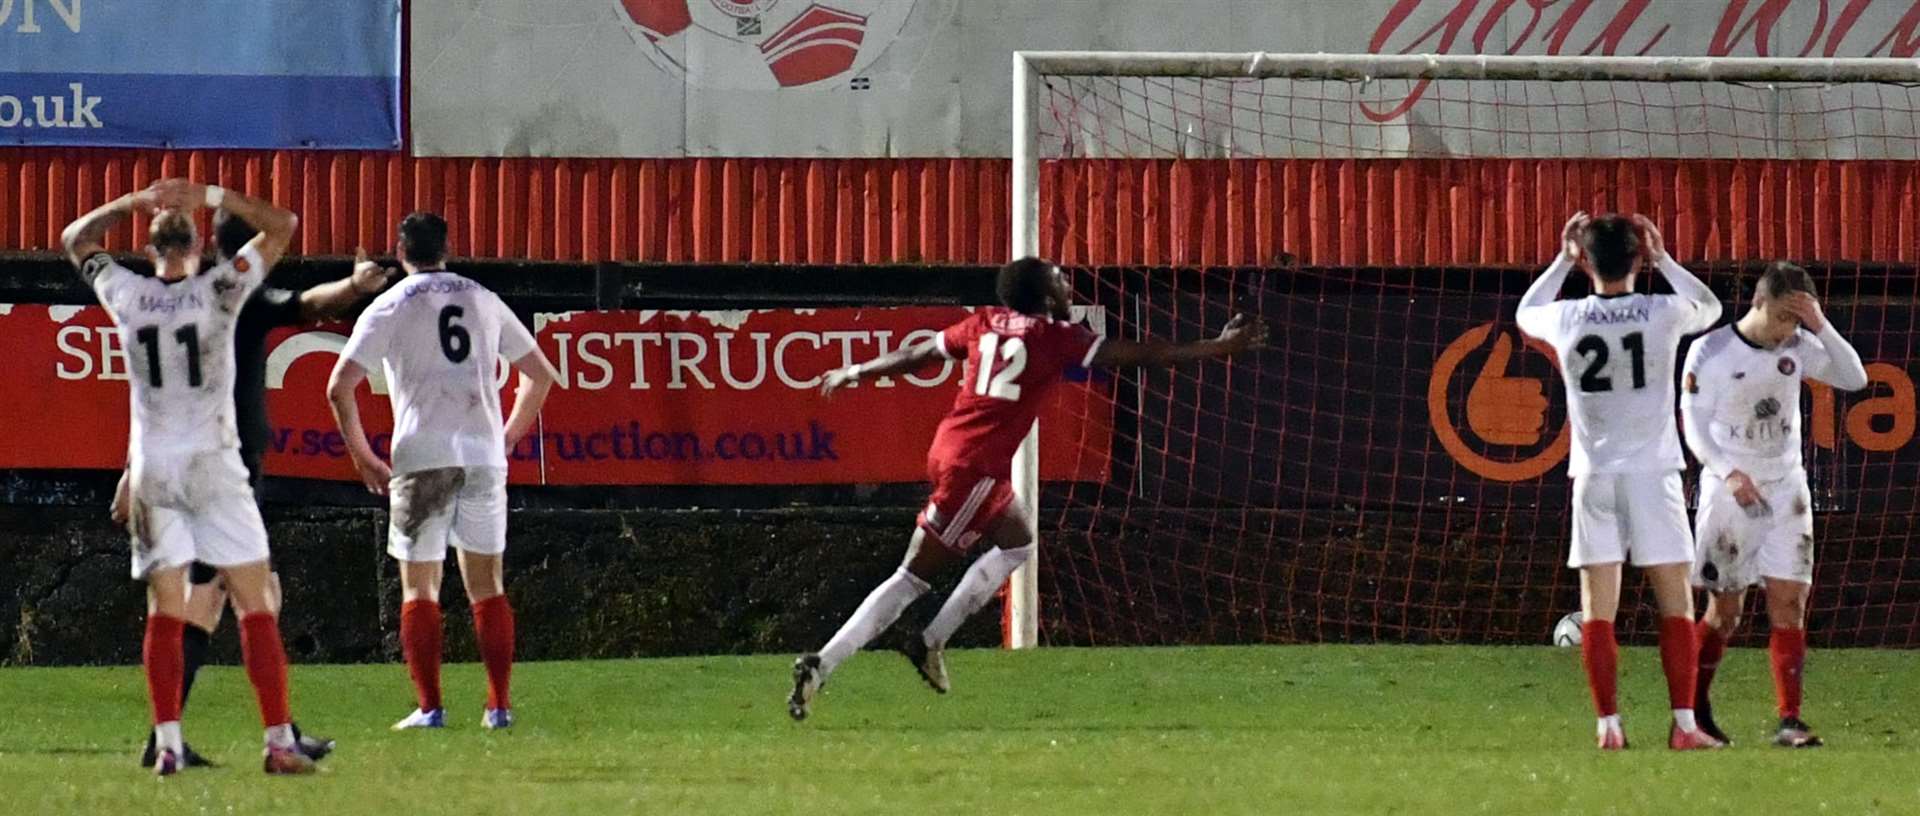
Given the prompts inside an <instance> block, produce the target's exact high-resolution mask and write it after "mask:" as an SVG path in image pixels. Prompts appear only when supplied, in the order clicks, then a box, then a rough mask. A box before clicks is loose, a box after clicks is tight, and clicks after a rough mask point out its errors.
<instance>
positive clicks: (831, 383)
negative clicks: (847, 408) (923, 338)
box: [820, 337, 946, 397]
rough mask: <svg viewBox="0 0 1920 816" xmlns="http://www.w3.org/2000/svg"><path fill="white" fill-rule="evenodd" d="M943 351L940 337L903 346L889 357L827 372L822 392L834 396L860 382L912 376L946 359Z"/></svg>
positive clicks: (887, 354)
mask: <svg viewBox="0 0 1920 816" xmlns="http://www.w3.org/2000/svg"><path fill="white" fill-rule="evenodd" d="M945 358H946V354H944V353H942V352H941V350H940V338H938V337H936V338H933V339H932V340H928V341H927V342H925V343H921V344H919V345H914V346H903V347H901V348H897V349H894V350H892V351H889V352H887V353H885V354H882V355H880V356H879V357H875V358H873V359H872V360H868V361H867V362H864V363H856V364H854V365H850V366H847V367H846V368H836V369H834V370H832V371H829V372H827V376H826V377H825V378H823V379H822V380H821V381H820V393H821V394H824V395H826V396H829V397H831V396H833V392H835V391H838V390H840V389H842V388H845V387H847V386H849V385H852V384H853V383H857V382H859V381H861V380H863V379H866V378H868V377H891V376H894V375H896V374H908V373H912V372H915V371H919V370H920V369H922V368H925V367H927V366H929V365H932V364H933V362H934V361H936V360H941V359H945Z"/></svg>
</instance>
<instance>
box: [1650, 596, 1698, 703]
mask: <svg viewBox="0 0 1920 816" xmlns="http://www.w3.org/2000/svg"><path fill="white" fill-rule="evenodd" d="M1660 668H1661V670H1663V671H1665V672H1666V673H1667V702H1668V703H1670V704H1671V705H1672V706H1673V707H1674V708H1676V709H1680V708H1685V709H1692V708H1693V687H1694V683H1695V682H1697V681H1698V680H1699V673H1700V645H1699V644H1698V643H1695V642H1694V639H1693V619H1692V618H1690V617H1684V616H1674V617H1670V618H1661V619H1660Z"/></svg>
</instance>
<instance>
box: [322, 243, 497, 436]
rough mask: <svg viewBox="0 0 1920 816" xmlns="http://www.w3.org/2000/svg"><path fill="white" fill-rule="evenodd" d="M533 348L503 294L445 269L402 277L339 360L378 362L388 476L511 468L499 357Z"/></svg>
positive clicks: (373, 307)
mask: <svg viewBox="0 0 1920 816" xmlns="http://www.w3.org/2000/svg"><path fill="white" fill-rule="evenodd" d="M533 350H534V343H533V335H532V334H531V333H529V332H528V331H527V328H526V326H523V325H521V323H520V320H519V319H518V318H516V317H514V316H513V313H512V312H511V311H509V310H508V309H507V305H506V304H505V303H502V302H501V301H500V297H499V296H498V295H495V294H494V293H493V292H491V291H488V290H487V288H486V287H484V286H481V285H480V284H477V283H474V282H473V281H470V280H468V279H466V278H464V277H461V276H459V275H456V274H453V273H451V272H445V271H435V272H422V273H419V274H415V275H410V276H408V277H407V278H406V279H405V280H403V281H401V282H400V283H399V284H398V285H395V286H393V287H391V288H389V289H387V291H386V292H384V293H382V294H381V295H380V297H378V298H375V299H374V301H373V303H372V304H370V305H369V306H367V310H366V311H365V312H363V313H362V314H361V315H360V321H359V322H358V323H356V324H355V325H354V327H353V337H351V338H349V339H348V340H347V347H346V348H345V349H344V350H342V351H341V355H342V356H344V357H346V358H347V359H349V360H352V361H354V362H356V363H359V364H360V365H361V366H362V367H364V368H366V369H368V370H369V371H371V370H373V369H374V368H375V367H376V366H384V367H385V371H386V377H387V392H388V394H389V396H390V397H391V399H392V400H393V472H394V473H395V474H402V473H412V472H416V471H421V470H430V469H434V468H447V467H496V468H505V467H506V466H507V450H506V439H505V438H504V435H505V423H504V421H503V420H502V418H501V416H500V386H499V384H498V383H497V381H496V380H495V374H496V372H497V371H498V370H499V366H500V361H501V360H502V359H504V360H506V361H507V362H513V361H515V360H518V359H520V358H521V357H524V356H526V355H527V354H528V353H529V352H532V351H533Z"/></svg>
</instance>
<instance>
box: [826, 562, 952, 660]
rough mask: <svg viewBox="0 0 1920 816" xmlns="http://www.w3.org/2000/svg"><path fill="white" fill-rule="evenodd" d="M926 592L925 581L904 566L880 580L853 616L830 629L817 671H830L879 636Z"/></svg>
mask: <svg viewBox="0 0 1920 816" xmlns="http://www.w3.org/2000/svg"><path fill="white" fill-rule="evenodd" d="M925 594H927V582H925V581H922V580H920V579H919V578H917V577H915V576H914V574H913V573H911V572H908V571H907V569H906V568H905V567H901V568H900V569H897V570H894V572H893V575H891V576H888V577H887V580H885V581H881V582H880V585H879V586H877V587H874V589H873V592H871V593H869V594H868V595H867V599H866V600H865V601H864V602H862V603H861V604H860V608H859V609H856V610H854V611H853V617H851V618H848V619H847V622H846V623H844V624H841V625H840V631H838V632H835V633H833V639H832V640H829V641H827V645H826V647H824V648H822V649H821V650H820V673H821V674H822V675H827V674H832V673H833V670H834V669H835V668H836V667H838V666H839V665H840V664H841V663H842V662H844V661H845V660H846V659H847V658H849V657H852V656H853V653H854V652H857V651H860V647H862V646H865V645H867V644H868V643H870V642H872V641H873V639H874V638H876V637H879V636H880V633H881V632H885V631H887V627H889V626H892V625H893V622H894V621H896V620H899V619H900V613H902V612H905V611H906V610H907V606H908V605H909V604H911V603H913V601H914V599H915V598H918V597H920V596H921V595H925Z"/></svg>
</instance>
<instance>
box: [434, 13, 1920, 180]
mask: <svg viewBox="0 0 1920 816" xmlns="http://www.w3.org/2000/svg"><path fill="white" fill-rule="evenodd" d="M1022 49H1047V50H1076V49H1095V50H1154V51H1182V50H1184V51H1254V50H1261V51H1291V52H1373V53H1451V54H1472V53H1484V54H1531V55H1541V54H1556V55H1580V54H1613V55H1622V56H1626V55H1640V54H1648V55H1668V56H1674V55H1714V56H1762V57H1766V56H1773V57H1796V56H1811V57H1867V56H1874V57H1902V58H1911V57H1913V56H1914V55H1915V54H1916V53H1917V52H1920V0H1591V1H1590V2H1587V1H1585V0H1580V1H1576V0H1561V1H1560V2H1545V1H1544V0H1267V1H1266V2H1255V1H1254V0H1053V2H1034V1H1033V0H541V2H538V3H530V2H525V1H524V0H415V2H414V3H413V5H412V55H413V57H412V58H413V62H412V76H411V82H412V83H413V87H412V117H413V118H412V130H413V138H414V148H415V151H416V152H417V153H419V154H421V155H455V156H503V155H504V156H619V157H678V156H796V157H813V156H822V157H847V158H860V157H891V156H1004V155H1007V154H1008V138H1009V137H1008V121H1009V116H1010V112H1009V111H1010V99H1009V96H1010V93H1011V91H1010V84H1011V78H1010V77H1011V68H1010V64H1011V55H1012V53H1013V52H1014V51H1016V50H1022ZM1388 102H1389V103H1391V100H1388ZM1849 104H1852V105H1855V106H1857V107H1859V108H1861V109H1863V110H1864V109H1871V108H1872V106H1873V104H1874V102H1873V100H1870V99H1869V100H1864V101H1862V100H1858V99H1853V100H1851V101H1850V102H1849ZM1899 105H1900V106H1901V108H1902V109H1901V110H1900V111H1899V114H1900V116H1899V117H1897V118H1902V119H1911V118H1913V117H1912V116H1911V114H1912V111H1909V110H1905V109H1904V98H1902V99H1901V100H1900V102H1899ZM1391 107H1392V106H1391V104H1389V106H1388V108H1387V109H1389V110H1391ZM1402 113H1403V114H1408V115H1411V116H1412V117H1415V118H1417V117H1418V116H1419V109H1418V108H1415V109H1413V110H1411V111H1410V112H1402ZM1887 118H1889V119H1892V118H1896V117H1887ZM1870 125H1871V123H1868V125H1863V126H1862V127H1863V128H1864V127H1868V126H1870ZM1901 135H1902V136H1905V135H1907V134H1904V133H1903V134H1901ZM1554 149H1557V148H1554ZM1554 149H1548V150H1547V151H1546V152H1547V153H1548V154H1551V153H1552V152H1553V150H1554ZM1656 152H1657V151H1656ZM1681 152H1682V153H1691V152H1692V151H1690V150H1685V149H1682V150H1681Z"/></svg>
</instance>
